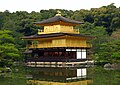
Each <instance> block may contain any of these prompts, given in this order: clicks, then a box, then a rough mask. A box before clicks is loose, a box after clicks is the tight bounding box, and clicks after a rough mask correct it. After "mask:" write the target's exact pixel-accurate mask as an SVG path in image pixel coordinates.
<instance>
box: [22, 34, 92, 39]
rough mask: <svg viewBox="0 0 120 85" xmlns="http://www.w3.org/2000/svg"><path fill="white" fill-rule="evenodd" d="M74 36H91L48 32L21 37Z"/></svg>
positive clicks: (87, 36)
mask: <svg viewBox="0 0 120 85" xmlns="http://www.w3.org/2000/svg"><path fill="white" fill-rule="evenodd" d="M65 35H68V36H74V37H84V38H93V36H89V35H82V34H72V33H62V32H60V33H50V34H35V35H31V36H24V37H22V39H37V38H51V37H59V36H65Z"/></svg>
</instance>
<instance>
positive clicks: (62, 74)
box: [26, 66, 120, 85]
mask: <svg viewBox="0 0 120 85" xmlns="http://www.w3.org/2000/svg"><path fill="white" fill-rule="evenodd" d="M26 71H27V75H26V77H27V85H120V69H111V70H110V69H104V68H102V67H98V66H95V67H90V68H73V67H72V68H69V67H67V68H65V67H61V68H55V67H54V68H53V67H51V68H50V67H49V68H48V67H47V68H46V67H42V68H27V70H26Z"/></svg>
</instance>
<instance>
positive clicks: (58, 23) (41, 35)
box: [23, 12, 92, 67]
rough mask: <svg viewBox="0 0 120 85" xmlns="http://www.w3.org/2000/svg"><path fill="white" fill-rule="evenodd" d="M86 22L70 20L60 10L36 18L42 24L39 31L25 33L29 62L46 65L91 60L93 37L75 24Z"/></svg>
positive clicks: (27, 60) (30, 63)
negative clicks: (82, 31) (89, 57)
mask: <svg viewBox="0 0 120 85" xmlns="http://www.w3.org/2000/svg"><path fill="white" fill-rule="evenodd" d="M82 23H83V22H79V21H75V20H70V19H68V18H65V17H63V16H61V13H60V12H58V14H56V15H55V16H54V17H52V18H49V19H46V20H43V21H40V22H34V24H35V25H37V26H41V27H42V28H41V29H38V33H37V34H35V35H31V36H24V37H23V39H25V40H27V41H28V44H27V50H26V51H25V52H24V53H25V54H29V55H27V57H26V62H27V65H28V66H38V67H41V66H42V65H43V64H44V65H54V64H55V65H56V64H57V65H58V66H66V65H72V66H73V65H76V64H81V63H82V62H85V61H87V49H89V48H91V47H92V46H91V44H90V43H88V41H89V40H90V39H91V38H92V37H91V36H88V35H82V34H80V33H79V30H78V29H75V28H74V27H75V26H77V25H80V24H82Z"/></svg>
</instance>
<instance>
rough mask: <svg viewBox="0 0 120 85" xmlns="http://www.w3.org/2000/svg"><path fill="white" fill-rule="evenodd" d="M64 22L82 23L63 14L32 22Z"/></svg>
mask: <svg viewBox="0 0 120 85" xmlns="http://www.w3.org/2000/svg"><path fill="white" fill-rule="evenodd" d="M59 21H62V22H65V23H70V24H82V23H83V22H80V21H75V20H71V19H68V18H65V17H63V16H54V17H52V18H49V19H46V20H43V21H39V22H34V24H39V25H43V24H50V23H55V22H59Z"/></svg>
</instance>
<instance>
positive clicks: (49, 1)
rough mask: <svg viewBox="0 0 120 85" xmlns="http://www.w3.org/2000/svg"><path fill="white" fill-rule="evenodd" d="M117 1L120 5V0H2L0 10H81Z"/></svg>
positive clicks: (119, 5)
mask: <svg viewBox="0 0 120 85" xmlns="http://www.w3.org/2000/svg"><path fill="white" fill-rule="evenodd" d="M111 3H115V6H117V7H120V0H1V2H0V11H2V12H3V11H5V10H9V11H10V12H15V11H28V12H31V11H36V12H39V11H40V10H42V9H67V10H79V9H90V8H99V7H101V6H107V5H109V4H111Z"/></svg>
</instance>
